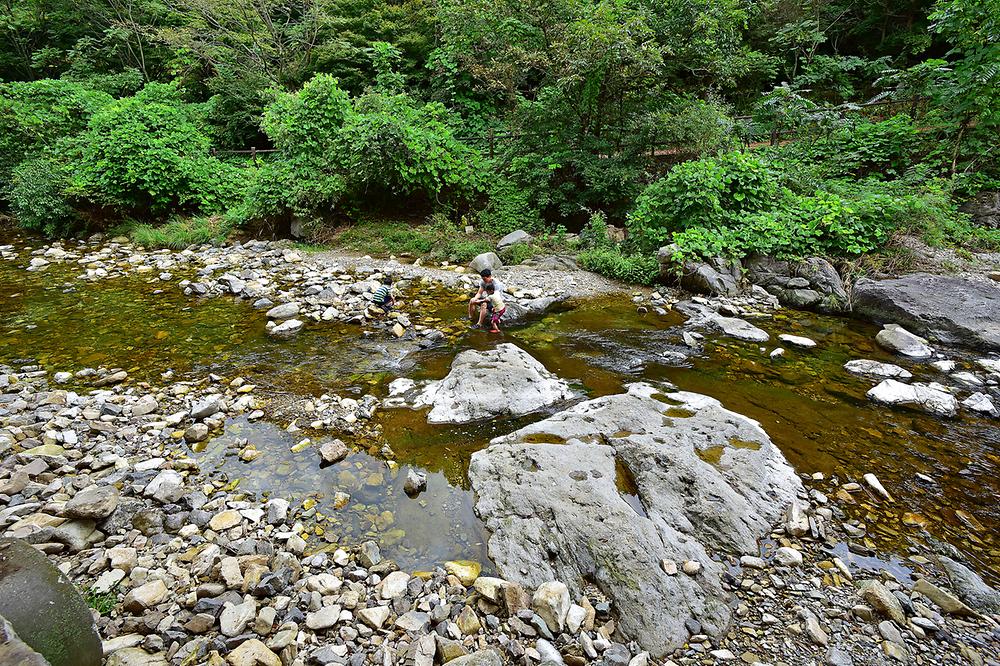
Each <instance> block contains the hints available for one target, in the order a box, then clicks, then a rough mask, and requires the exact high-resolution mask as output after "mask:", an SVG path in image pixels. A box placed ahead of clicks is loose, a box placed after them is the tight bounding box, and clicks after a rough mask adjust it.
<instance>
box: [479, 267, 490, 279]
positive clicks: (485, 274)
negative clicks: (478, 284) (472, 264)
mask: <svg viewBox="0 0 1000 666" xmlns="http://www.w3.org/2000/svg"><path fill="white" fill-rule="evenodd" d="M479 277H484V278H487V277H493V271H491V270H490V269H488V268H484V269H483V270H481V271H479Z"/></svg>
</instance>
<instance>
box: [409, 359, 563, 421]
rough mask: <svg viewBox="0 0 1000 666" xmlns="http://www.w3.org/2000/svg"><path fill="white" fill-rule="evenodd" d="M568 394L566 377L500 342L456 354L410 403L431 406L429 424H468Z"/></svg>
mask: <svg viewBox="0 0 1000 666" xmlns="http://www.w3.org/2000/svg"><path fill="white" fill-rule="evenodd" d="M571 397H573V391H572V390H571V389H570V387H569V384H567V383H566V382H565V381H564V380H562V379H560V378H559V377H557V376H556V375H554V374H553V373H551V372H549V371H548V370H546V369H545V366H544V365H542V364H541V363H539V362H538V361H537V360H536V359H535V358H533V357H532V356H531V354H529V353H528V352H526V351H524V350H523V349H521V348H520V347H517V346H515V345H512V344H509V343H503V344H500V345H497V346H496V348H495V349H488V350H486V351H477V350H475V349H469V350H466V351H464V352H462V353H461V354H459V355H458V356H456V357H455V360H454V361H453V362H452V364H451V372H449V373H448V375H447V376H446V377H445V378H444V379H442V380H440V381H436V382H431V383H430V384H427V385H426V386H425V387H423V390H422V391H421V392H420V393H419V394H418V395H417V396H416V399H415V400H414V401H413V403H412V406H413V407H415V408H421V407H426V406H430V407H431V410H430V413H429V414H428V415H427V421H428V422H429V423H466V422H469V421H477V420H480V419H489V418H495V417H498V416H521V415H522V414H529V413H531V412H534V411H537V410H539V409H542V408H543V407H548V406H549V405H553V404H555V403H558V402H561V401H563V400H567V399H569V398H571Z"/></svg>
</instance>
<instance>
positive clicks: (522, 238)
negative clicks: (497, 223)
mask: <svg viewBox="0 0 1000 666" xmlns="http://www.w3.org/2000/svg"><path fill="white" fill-rule="evenodd" d="M529 242H531V234H529V233H528V232H527V231H524V230H523V229H518V230H517V231H512V232H510V233H509V234H507V235H506V236H504V237H503V238H501V239H500V240H499V242H497V249H498V250H504V249H506V248H508V247H512V246H514V245H518V244H520V243H529Z"/></svg>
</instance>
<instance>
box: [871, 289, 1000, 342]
mask: <svg viewBox="0 0 1000 666" xmlns="http://www.w3.org/2000/svg"><path fill="white" fill-rule="evenodd" d="M854 311H855V312H856V313H858V314H859V315H861V316H863V317H867V318H869V319H871V320H873V321H875V322H877V323H880V324H881V323H888V322H896V323H899V324H902V325H903V326H906V327H907V328H909V329H910V330H912V331H915V332H916V333H918V334H920V335H923V336H925V337H927V338H930V339H932V340H936V341H938V342H943V343H950V344H964V345H969V346H973V347H980V348H985V349H1000V285H998V284H996V283H994V282H990V281H986V280H982V281H977V280H969V279H966V278H961V277H954V276H947V275H930V274H927V273H914V274H912V275H906V276H903V277H901V278H897V279H893V280H879V281H877V282H876V281H873V280H858V282H857V284H855V286H854Z"/></svg>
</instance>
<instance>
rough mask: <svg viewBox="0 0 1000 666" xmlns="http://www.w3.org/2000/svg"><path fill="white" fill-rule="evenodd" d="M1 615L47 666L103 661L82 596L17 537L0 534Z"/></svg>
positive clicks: (85, 665)
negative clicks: (44, 660)
mask: <svg viewBox="0 0 1000 666" xmlns="http://www.w3.org/2000/svg"><path fill="white" fill-rule="evenodd" d="M0 615H2V616H3V617H5V618H6V619H7V621H8V622H10V624H11V625H12V626H13V627H14V631H16V632H17V635H18V636H19V637H20V639H21V640H22V641H24V642H25V643H26V644H27V645H29V646H30V647H31V648H32V649H33V650H34V651H35V652H38V653H39V654H41V655H42V656H43V657H45V659H47V660H48V662H49V663H50V664H51V666H100V664H101V657H102V654H103V653H102V650H101V640H100V638H99V637H98V635H97V631H96V630H95V629H94V620H93V618H92V617H91V615H90V609H89V608H88V607H87V604H86V603H85V602H84V600H83V597H81V596H80V593H79V592H77V591H76V588H74V587H73V584H72V583H71V582H70V581H69V579H68V578H66V576H65V575H64V574H63V573H62V572H61V571H59V570H58V569H56V568H55V567H54V566H53V565H52V564H51V563H50V562H49V561H48V559H47V558H46V557H45V556H44V555H42V554H41V553H40V552H38V551H37V550H35V549H34V548H33V547H31V546H30V545H28V544H27V543H25V542H24V541H21V540H19V539H6V538H0Z"/></svg>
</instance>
